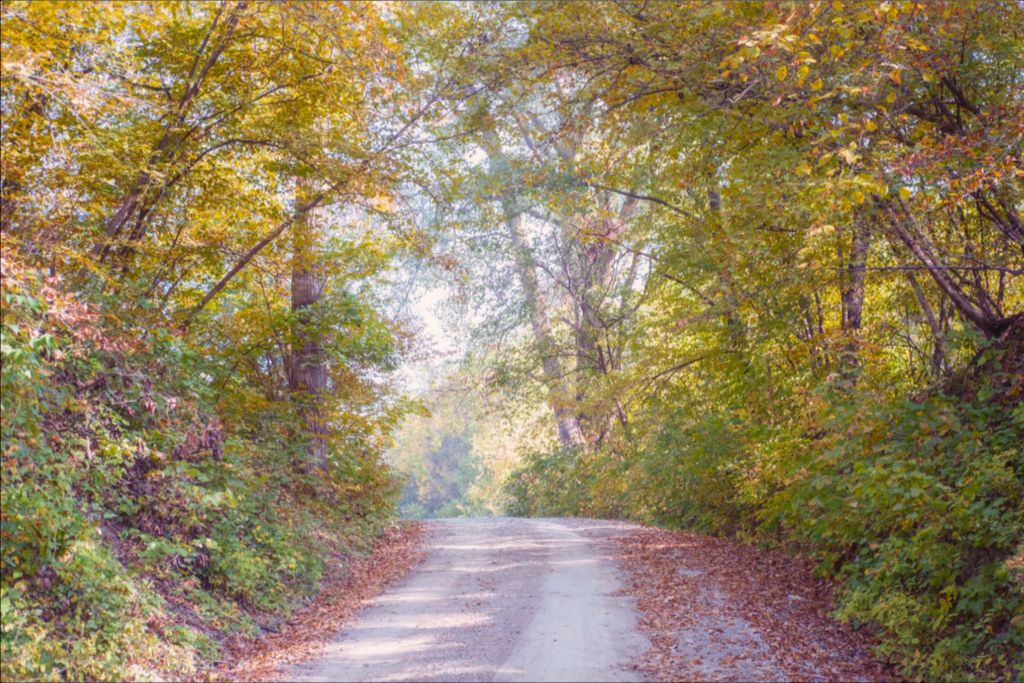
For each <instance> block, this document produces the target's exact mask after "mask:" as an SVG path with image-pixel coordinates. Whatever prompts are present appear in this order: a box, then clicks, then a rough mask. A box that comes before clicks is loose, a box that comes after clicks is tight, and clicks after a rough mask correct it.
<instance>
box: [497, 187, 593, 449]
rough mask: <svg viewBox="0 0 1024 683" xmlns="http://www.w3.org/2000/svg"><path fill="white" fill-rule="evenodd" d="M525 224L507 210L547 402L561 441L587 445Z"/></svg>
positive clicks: (510, 233) (579, 445)
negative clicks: (576, 413)
mask: <svg viewBox="0 0 1024 683" xmlns="http://www.w3.org/2000/svg"><path fill="white" fill-rule="evenodd" d="M522 222H523V217H522V215H521V214H519V213H516V212H514V211H513V210H512V209H511V207H508V206H506V207H505V223H506V225H507V227H508V231H509V236H510V237H511V238H512V244H513V248H514V250H515V261H516V271H517V272H518V274H519V283H520V285H521V286H522V288H523V295H524V297H525V299H526V308H527V311H528V312H529V314H530V326H531V327H532V328H533V336H534V339H535V340H536V342H537V347H538V349H539V350H540V356H541V367H542V369H543V371H544V379H545V382H546V384H547V385H548V401H549V403H550V405H551V409H552V410H553V411H554V413H555V422H556V423H557V425H558V440H559V441H560V442H561V444H562V446H563V447H566V448H574V447H581V446H586V440H585V439H584V438H583V430H582V429H580V424H579V420H577V419H576V416H575V415H574V414H573V411H572V410H571V407H570V405H569V403H570V399H569V396H570V394H569V387H568V384H567V382H566V381H565V376H564V375H563V374H562V367H561V365H562V364H561V363H559V362H558V357H557V356H555V340H554V337H553V336H552V334H551V320H550V318H549V317H548V311H547V304H546V302H545V301H544V296H543V294H542V293H541V291H540V282H539V281H538V279H537V268H536V266H535V265H534V263H533V256H532V254H531V253H530V246H529V244H528V243H527V241H526V236H525V235H524V234H523V230H522Z"/></svg>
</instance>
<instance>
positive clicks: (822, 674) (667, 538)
mask: <svg viewBox="0 0 1024 683" xmlns="http://www.w3.org/2000/svg"><path fill="white" fill-rule="evenodd" d="M615 541H616V543H617V545H618V547H619V550H620V552H621V555H620V561H621V562H622V563H623V565H624V567H625V568H626V570H627V572H628V578H629V588H628V590H629V592H630V593H632V594H633V596H634V597H635V598H636V600H637V603H638V605H639V607H640V610H641V619H640V626H641V628H642V629H643V630H644V631H645V632H646V633H647V636H648V638H649V639H650V641H651V648H650V649H649V650H648V651H647V652H646V653H645V655H644V661H643V662H642V664H641V667H640V668H641V670H642V671H643V672H644V673H645V674H646V675H647V676H649V677H651V678H653V679H656V680H778V679H780V678H785V679H789V680H800V681H802V680H808V681H810V680H822V679H831V680H892V679H893V678H894V676H893V674H892V672H891V671H890V670H889V669H888V668H887V667H885V666H884V665H882V664H879V663H878V662H876V661H875V660H874V659H873V658H872V657H871V656H870V655H869V647H870V642H869V640H868V639H867V638H866V637H865V636H863V635H861V634H856V633H854V632H853V631H852V630H851V629H848V628H846V627H843V626H841V625H840V624H838V623H836V622H835V621H834V620H833V619H832V618H831V617H830V616H829V614H830V611H831V603H830V597H831V591H832V585H831V584H830V583H828V582H826V581H823V580H820V579H816V578H814V577H813V576H812V573H811V564H810V563H809V562H808V561H805V560H799V559H794V558H792V557H789V556H787V555H785V554H784V553H781V552H770V551H764V550H759V549H757V548H753V547H750V546H746V545H742V544H740V543H737V542H735V541H729V540H722V539H714V538H709V537H706V536H700V535H697V534H690V533H685V532H674V531H666V530H662V529H640V530H637V531H634V532H631V533H630V534H628V535H625V536H620V537H618V538H616V539H615Z"/></svg>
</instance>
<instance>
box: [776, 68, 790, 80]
mask: <svg viewBox="0 0 1024 683" xmlns="http://www.w3.org/2000/svg"><path fill="white" fill-rule="evenodd" d="M788 75H789V69H788V68H786V66H785V65H783V66H780V67H779V68H778V69H776V70H775V78H777V79H779V80H780V81H784V80H786V76H788Z"/></svg>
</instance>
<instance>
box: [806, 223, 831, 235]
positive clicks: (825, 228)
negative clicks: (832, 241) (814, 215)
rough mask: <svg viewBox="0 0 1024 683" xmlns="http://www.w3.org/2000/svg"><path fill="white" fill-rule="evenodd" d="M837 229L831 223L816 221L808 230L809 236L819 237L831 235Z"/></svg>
mask: <svg viewBox="0 0 1024 683" xmlns="http://www.w3.org/2000/svg"><path fill="white" fill-rule="evenodd" d="M835 231H836V226H834V225H832V224H831V223H816V224H814V225H812V226H811V228H810V230H808V231H807V236H808V237H819V236H825V235H830V234H832V233H833V232H835Z"/></svg>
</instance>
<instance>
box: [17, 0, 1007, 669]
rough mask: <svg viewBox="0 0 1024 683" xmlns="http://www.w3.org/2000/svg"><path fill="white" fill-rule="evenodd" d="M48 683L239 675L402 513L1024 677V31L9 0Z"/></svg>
mask: <svg viewBox="0 0 1024 683" xmlns="http://www.w3.org/2000/svg"><path fill="white" fill-rule="evenodd" d="M0 21H2V36H0V49H2V70H0V95H2V105H0V114H2V123H0V133H2V165H0V193H2V194H0V197H2V210H0V219H2V319H0V335H2V337H0V354H2V380H0V390H2V399H0V402H2V448H0V458H2V462H0V468H2V477H3V484H2V515H0V542H2V554H0V557H2V561H0V608H2V609H0V614H2V633H0V660H2V667H0V672H2V677H3V679H4V680H53V679H62V680H100V679H102V680H113V679H135V680H139V679H145V680H155V679H161V680H165V679H167V678H171V679H180V678H188V677H195V676H201V675H203V672H204V671H207V670H208V667H209V666H210V665H211V663H214V662H216V661H217V660H218V658H219V657H220V656H221V653H222V652H223V648H224V643H225V640H226V639H227V638H229V637H232V636H235V635H242V636H249V637H255V636H257V635H258V634H260V633H261V632H263V631H265V630H266V629H267V628H268V626H267V625H268V624H271V623H276V622H273V620H274V619H277V618H280V617H281V615H287V614H289V613H291V612H292V611H293V610H294V609H296V607H297V606H299V605H301V604H304V603H305V602H308V601H309V600H311V599H312V596H314V595H315V594H316V591H317V590H318V586H319V585H320V582H321V580H322V579H323V577H324V576H325V573H326V572H328V571H329V568H330V566H331V563H332V562H334V561H335V559H336V558H337V557H339V556H342V555H345V554H346V553H347V554H353V553H355V554H362V553H366V552H367V551H368V550H369V549H370V548H371V547H372V546H373V543H374V539H376V538H378V537H379V536H380V535H381V534H382V533H384V532H385V531H386V530H387V529H389V528H392V527H393V525H394V524H395V520H396V519H397V518H398V517H399V515H400V513H401V514H404V515H405V516H414V517H437V516H441V517H444V516H453V515H473V516H481V515H509V516H537V517H587V518H607V519H626V520H633V521H636V522H640V523H644V524H649V525H653V526H659V527H665V528H670V529H685V530H690V531H695V532H700V533H703V534H708V535H712V536H722V537H727V538H732V539H737V540H739V541H741V542H743V543H747V544H751V545H756V546H760V547H770V548H777V549H782V550H784V551H785V552H788V553H792V554H794V555H797V556H800V557H804V558H809V559H810V561H812V562H813V563H814V566H815V567H816V571H817V573H818V575H819V576H820V577H822V578H824V579H827V580H829V581H832V582H834V583H835V585H836V586H837V589H836V593H835V604H834V615H835V617H836V619H838V620H839V621H841V622H843V623H846V624H850V625H852V626H853V627H855V628H857V629H861V630H864V631H865V632H867V633H869V634H870V636H871V638H872V639H873V642H874V643H875V654H876V656H877V657H879V658H880V659H881V660H884V661H886V662H889V663H891V665H892V666H893V667H895V670H896V671H898V673H899V676H900V677H903V678H906V679H910V680H925V679H928V680H938V679H941V680H965V679H976V680H987V679H988V680H990V679H1005V680H1014V679H1016V680H1019V678H1020V676H1022V675H1024V673H1022V672H1024V281H1022V278H1021V276H1022V275H1024V164H1022V154H1024V5H1022V4H1021V3H1020V2H1018V1H1016V0H955V1H954V0H947V1H943V0H928V1H924V2H919V1H916V0H890V1H878V0H813V1H804V0H765V1H764V2H728V1H722V0H687V1H685V2H678V3H677V2H658V1H655V0H599V1H595V2H579V1H567V2H557V3H535V2H493V3H492V2H487V3H469V2H444V3H414V2H388V3H383V2H382V3H375V2H333V1H332V2H327V1H324V2H320V1H317V2H288V1H285V2H262V1H256V0H253V1H247V0H225V1H224V2H205V1H196V2H184V1H182V2H178V1H172V0H151V1H140V2H109V3H99V2H96V3H93V2H60V1H56V0H41V1H31V2H30V1H24V0H3V2H2V4H0Z"/></svg>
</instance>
